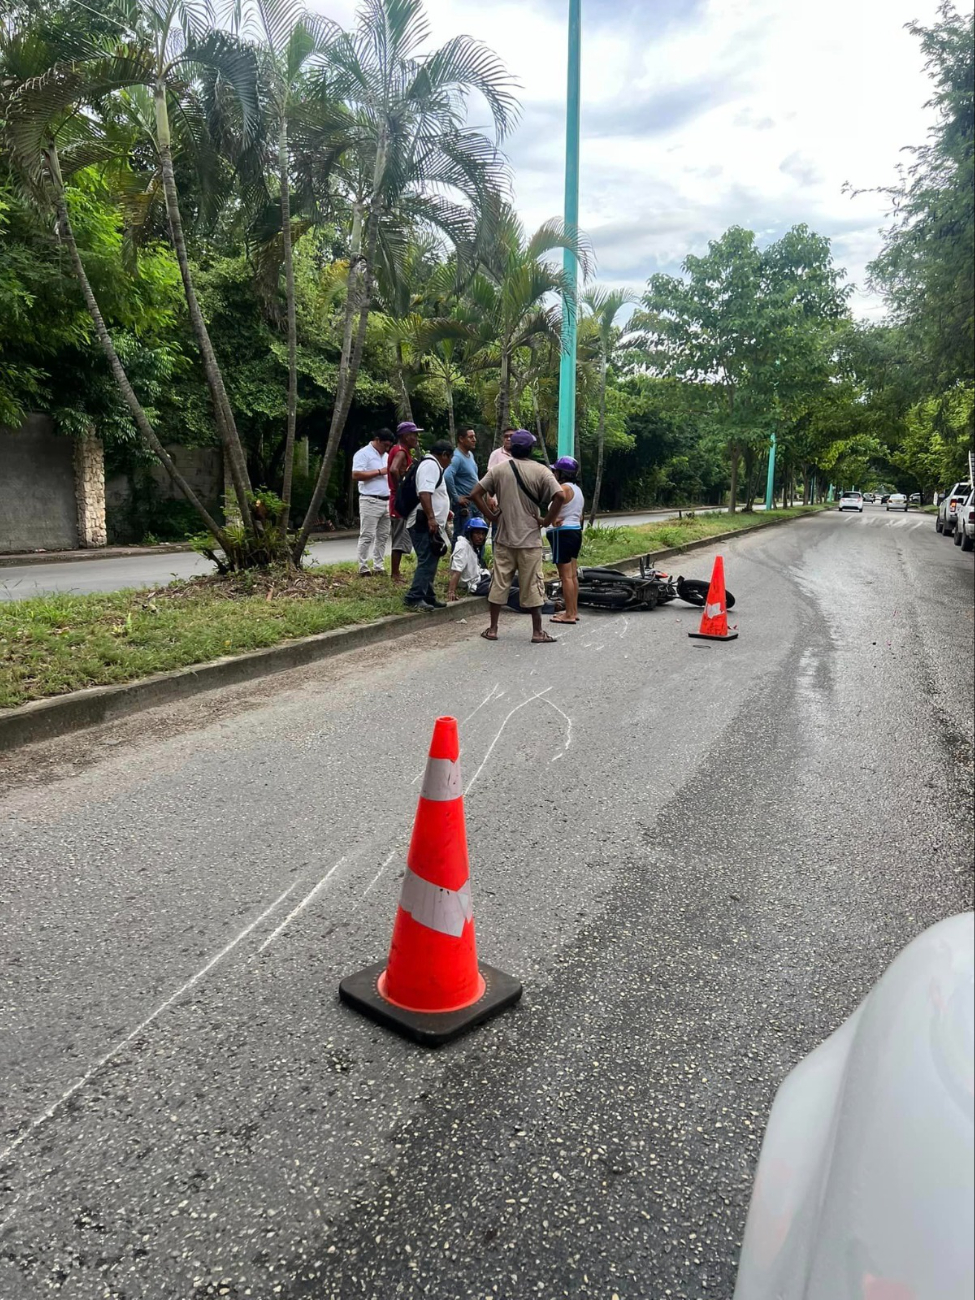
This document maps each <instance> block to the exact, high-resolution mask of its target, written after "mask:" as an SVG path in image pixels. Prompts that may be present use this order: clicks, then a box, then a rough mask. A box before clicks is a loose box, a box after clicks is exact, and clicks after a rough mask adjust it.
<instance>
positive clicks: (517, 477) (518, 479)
mask: <svg viewBox="0 0 975 1300" xmlns="http://www.w3.org/2000/svg"><path fill="white" fill-rule="evenodd" d="M508 464H509V465H510V466H511V472H512V474H514V476H515V482H516V483H517V484H518V486H519V488H521V491H522V493H523V494H524V495H525V496H526V497H527V498H528V500H529V501H530V502H531V503H532V505H533V506H534V507H535V508H536V510H540V511H541V512H542V514H544V513H545V511H546V510H547V509H548V506H549V503H548V502H542V501H539V499H538V497H536V496H533V495H532V493H531V492H529V491H528V489H527V488H526V487H525V484H524V480H523V479H522V477H521V475H520V474H519V473H518V467H517V466H516V465H515V462H514V461H513V460H509V461H508Z"/></svg>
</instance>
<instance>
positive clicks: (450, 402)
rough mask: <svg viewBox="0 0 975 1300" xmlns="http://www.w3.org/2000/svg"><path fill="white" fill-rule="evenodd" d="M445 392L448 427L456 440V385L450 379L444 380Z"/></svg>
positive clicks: (452, 438) (452, 437)
mask: <svg viewBox="0 0 975 1300" xmlns="http://www.w3.org/2000/svg"><path fill="white" fill-rule="evenodd" d="M444 392H445V393H446V394H447V428H448V429H449V430H450V441H451V442H456V441H457V424H456V421H455V419H454V386H453V384H452V383H451V382H450V380H449V379H445V380H444ZM411 418H412V417H411Z"/></svg>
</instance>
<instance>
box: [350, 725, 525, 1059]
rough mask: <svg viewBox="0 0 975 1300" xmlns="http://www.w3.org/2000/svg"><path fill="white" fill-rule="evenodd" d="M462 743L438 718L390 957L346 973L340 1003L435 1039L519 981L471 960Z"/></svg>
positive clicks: (516, 991)
mask: <svg viewBox="0 0 975 1300" xmlns="http://www.w3.org/2000/svg"><path fill="white" fill-rule="evenodd" d="M461 789H462V787H461V776H460V742H459V738H458V735H457V721H456V719H455V718H438V719H437V721H436V724H435V726H434V730H433V740H432V742H431V744H430V755H429V758H428V759H427V768H426V773H425V774H424V778H423V786H422V788H421V791H420V801H419V804H418V806H417V810H416V819H415V821H414V824H413V836H412V839H411V840H410V849H409V853H408V854H407V858H406V872H405V874H404V876H403V887H402V890H401V893H400V900H399V906H398V908H397V909H396V920H395V922H394V924H393V938H392V943H391V944H390V949H389V960H388V961H386V962H381V963H379V964H378V965H376V966H370V967H367V968H366V970H364V971H360V972H359V973H358V974H356V975H351V976H349V977H348V978H347V979H344V980H343V981H342V982H341V984H340V985H339V994H340V996H341V998H342V1000H343V1001H344V1002H347V1003H348V1004H349V1005H350V1006H353V1007H355V1008H356V1010H358V1011H361V1012H363V1014H365V1015H367V1016H370V1017H371V1018H372V1019H373V1020H378V1021H379V1022H380V1023H381V1024H384V1025H387V1026H388V1027H389V1028H391V1029H395V1030H397V1032H399V1033H402V1034H405V1035H406V1036H407V1037H409V1038H413V1039H415V1040H416V1041H417V1042H421V1043H426V1044H428V1045H430V1046H437V1045H439V1044H440V1043H445V1042H447V1041H448V1040H449V1039H451V1038H454V1037H456V1036H457V1035H458V1034H460V1033H463V1031H464V1030H466V1029H470V1028H471V1027H472V1026H473V1025H475V1024H478V1023H479V1022H480V1021H482V1020H486V1019H487V1018H488V1017H489V1016H492V1015H494V1014H496V1013H497V1012H498V1011H502V1010H503V1009H504V1008H505V1007H508V1006H511V1004H512V1003H514V1002H516V1001H517V1000H518V998H519V997H520V996H521V985H520V984H519V983H518V981H517V980H514V979H512V978H511V976H509V975H504V974H502V972H501V971H496V970H494V969H493V968H492V967H490V966H484V965H480V964H479V963H478V960H477V944H476V941H475V937H474V912H473V907H472V905H471V887H470V869H469V865H468V859H467V831H466V827H465V822H464V798H463V795H462V793H461Z"/></svg>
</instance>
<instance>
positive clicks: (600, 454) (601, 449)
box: [589, 353, 607, 528]
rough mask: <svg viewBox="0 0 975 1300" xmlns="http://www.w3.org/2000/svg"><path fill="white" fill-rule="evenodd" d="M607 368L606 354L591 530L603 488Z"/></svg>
mask: <svg viewBox="0 0 975 1300" xmlns="http://www.w3.org/2000/svg"><path fill="white" fill-rule="evenodd" d="M606 368H607V367H606V355H605V353H604V354H603V356H602V358H601V359H600V364H599V433H598V434H597V437H596V483H595V486H594V487H593V490H592V508H591V510H590V511H589V527H590V528H592V526H593V524H594V523H595V522H596V514H597V513H598V511H599V493H600V491H601V489H602V486H603V456H604V454H605V451H606Z"/></svg>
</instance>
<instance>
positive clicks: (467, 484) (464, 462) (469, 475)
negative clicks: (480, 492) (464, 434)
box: [444, 447, 479, 507]
mask: <svg viewBox="0 0 975 1300" xmlns="http://www.w3.org/2000/svg"><path fill="white" fill-rule="evenodd" d="M478 477H479V475H478V472H477V461H476V460H475V459H474V453H473V452H471V451H461V449H460V448H459V447H457V448H456V449H455V451H454V458H453V460H452V461H451V462H450V464H449V465H448V466H447V472H446V474H445V475H444V482H445V483H446V484H447V491H448V492H449V493H450V504H451V506H452V507H456V505H457V501H458V499H459V498H460V497H469V496H470V494H471V492H472V490H473V488H474V486H475V484H476V483H477V480H478Z"/></svg>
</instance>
